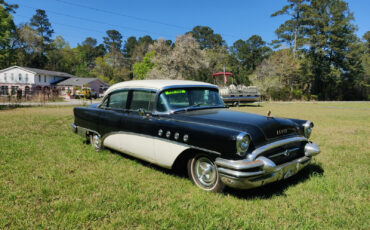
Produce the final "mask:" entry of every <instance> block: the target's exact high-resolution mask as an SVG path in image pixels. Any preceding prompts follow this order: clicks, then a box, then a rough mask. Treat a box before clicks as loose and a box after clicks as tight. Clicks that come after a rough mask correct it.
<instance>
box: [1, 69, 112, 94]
mask: <svg viewBox="0 0 370 230" xmlns="http://www.w3.org/2000/svg"><path fill="white" fill-rule="evenodd" d="M71 79H75V80H76V81H71ZM79 79H80V80H79ZM64 81H65V82H66V84H63V82H64ZM71 82H81V84H79V85H81V86H82V85H83V84H82V83H86V84H89V85H90V84H91V85H92V86H93V87H95V88H96V92H99V91H101V89H106V88H107V86H108V85H107V84H105V83H103V82H101V81H100V80H99V79H97V78H88V81H87V79H85V78H78V77H76V76H73V75H71V74H68V73H63V72H57V71H50V70H43V69H35V68H28V67H20V66H12V67H9V68H6V69H3V70H0V96H4V95H16V94H17V93H18V94H19V93H22V95H31V94H32V95H35V94H39V93H51V92H53V93H57V94H58V95H61V96H65V95H66V93H65V92H64V91H65V90H66V88H65V86H67V87H69V86H72V87H73V86H76V84H70V83H71ZM92 83H94V84H92Z"/></svg>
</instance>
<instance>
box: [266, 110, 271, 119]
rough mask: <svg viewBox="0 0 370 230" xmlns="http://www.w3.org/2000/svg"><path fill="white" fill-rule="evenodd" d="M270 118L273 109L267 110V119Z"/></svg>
mask: <svg viewBox="0 0 370 230" xmlns="http://www.w3.org/2000/svg"><path fill="white" fill-rule="evenodd" d="M268 118H271V110H269V111H268V112H267V119H268Z"/></svg>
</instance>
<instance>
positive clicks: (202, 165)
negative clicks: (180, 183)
mask: <svg viewBox="0 0 370 230" xmlns="http://www.w3.org/2000/svg"><path fill="white" fill-rule="evenodd" d="M187 168H188V175H189V178H190V180H191V181H192V182H193V183H194V184H195V185H197V186H198V187H199V188H201V189H203V190H205V191H209V192H222V191H223V189H224V187H225V185H224V184H223V183H222V181H221V179H220V176H219V174H218V170H217V166H216V164H215V163H214V160H213V159H212V158H210V157H209V156H208V155H206V154H197V155H195V156H194V157H193V158H191V159H189V161H188V165H187Z"/></svg>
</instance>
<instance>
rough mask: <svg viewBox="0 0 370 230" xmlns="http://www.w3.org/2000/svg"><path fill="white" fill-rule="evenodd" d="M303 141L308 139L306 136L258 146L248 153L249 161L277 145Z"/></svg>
mask: <svg viewBox="0 0 370 230" xmlns="http://www.w3.org/2000/svg"><path fill="white" fill-rule="evenodd" d="M302 141H308V140H307V138H305V137H291V138H287V139H283V140H279V141H275V142H272V143H269V144H266V145H263V146H261V147H258V148H256V149H255V150H254V151H253V152H252V153H250V154H248V156H247V159H248V160H249V161H253V160H255V159H256V158H257V157H258V156H259V155H261V154H262V153H264V152H266V151H268V150H271V149H274V148H276V147H279V146H282V145H287V144H291V143H296V142H302Z"/></svg>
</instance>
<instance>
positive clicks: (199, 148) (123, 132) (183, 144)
mask: <svg viewBox="0 0 370 230" xmlns="http://www.w3.org/2000/svg"><path fill="white" fill-rule="evenodd" d="M114 134H130V135H137V136H142V137H148V138H153V139H157V140H161V141H166V142H170V143H173V144H178V145H181V146H184V147H188V148H192V149H197V150H200V151H204V152H209V153H212V154H216V155H221V153H219V152H217V151H213V150H210V149H205V148H201V147H197V146H194V145H189V144H186V143H182V142H178V141H174V140H169V139H167V138H160V137H157V136H151V135H147V134H141V133H134V132H127V131H117V132H110V133H107V134H105V135H104V136H103V137H102V143H103V144H104V139H105V138H107V137H108V136H110V135H114Z"/></svg>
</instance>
